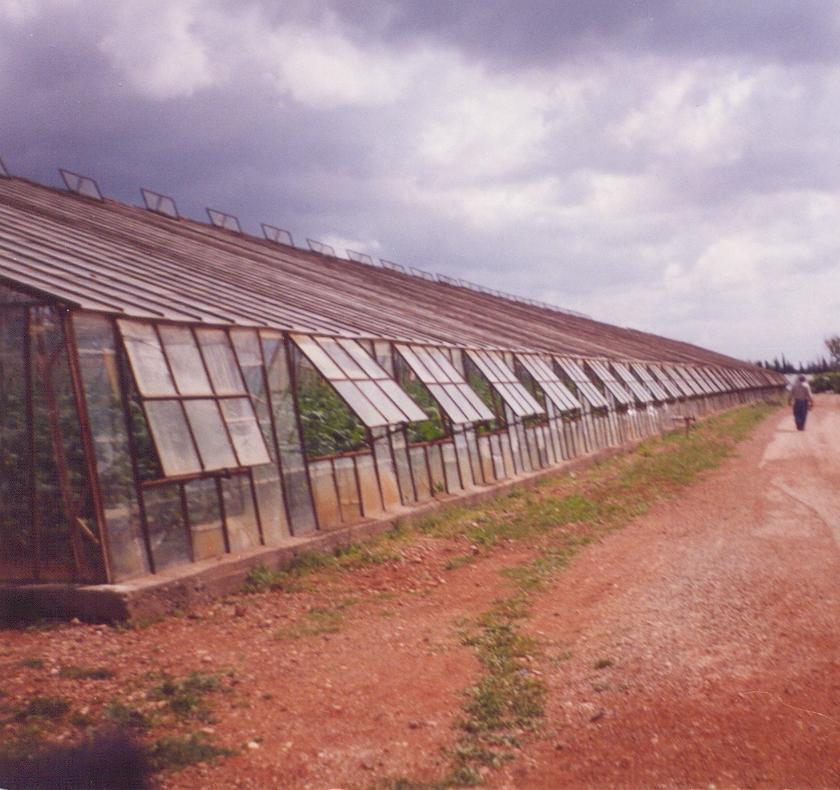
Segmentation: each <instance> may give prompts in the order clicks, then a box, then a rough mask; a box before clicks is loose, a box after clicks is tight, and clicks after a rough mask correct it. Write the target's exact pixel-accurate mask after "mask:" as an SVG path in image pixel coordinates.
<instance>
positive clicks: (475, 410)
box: [396, 345, 493, 425]
mask: <svg viewBox="0 0 840 790" xmlns="http://www.w3.org/2000/svg"><path fill="white" fill-rule="evenodd" d="M396 349H397V351H398V352H399V353H400V355H401V356H402V358H403V359H404V360H405V361H406V364H407V365H408V366H409V367H410V368H411V370H412V371H413V372H414V374H415V375H416V376H417V378H419V379H420V381H421V382H422V383H423V384H425V385H426V387H427V388H428V390H429V392H430V393H431V394H432V397H433V398H434V399H435V400H436V401H437V403H438V404H439V405H440V407H441V409H443V411H444V413H445V414H446V416H447V417H448V418H449V420H450V421H451V422H452V423H453V424H455V425H467V424H469V423H473V422H483V421H484V420H492V419H493V412H491V411H490V409H488V408H487V406H486V405H485V404H484V401H482V400H481V398H479V397H478V395H476V394H475V392H473V390H472V389H471V388H470V386H469V385H468V384H467V382H466V381H465V380H464V377H463V376H462V375H461V374H460V373H459V372H458V371H457V370H456V369H455V367H454V365H453V364H452V363H451V362H450V361H449V359H448V358H447V356H446V354H444V353H443V351H441V350H440V349H438V348H428V347H424V346H407V345H397V346H396Z"/></svg>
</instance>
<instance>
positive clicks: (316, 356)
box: [291, 335, 346, 381]
mask: <svg viewBox="0 0 840 790" xmlns="http://www.w3.org/2000/svg"><path fill="white" fill-rule="evenodd" d="M291 337H292V340H294V342H295V345H297V347H298V348H299V349H300V350H301V351H302V352H303V353H304V354H305V355H306V358H307V359H308V360H309V361H310V362H311V363H312V364H313V365H314V366H315V368H316V369H317V370H318V372H319V373H320V374H321V375H322V376H325V377H326V378H327V379H329V380H330V381H333V380H335V379H343V378H346V376H345V375H344V371H342V370H341V368H340V367H338V365H336V364H335V362H333V361H332V360H331V359H330V358H329V357H328V356H327V354H326V352H325V351H324V349H322V348H321V347H320V346H319V345H318V344H317V343H316V342H315V341H314V340H313V339H312V338H311V337H308V336H307V335H292V336H291Z"/></svg>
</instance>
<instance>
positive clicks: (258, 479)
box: [252, 464, 308, 546]
mask: <svg viewBox="0 0 840 790" xmlns="http://www.w3.org/2000/svg"><path fill="white" fill-rule="evenodd" d="M252 474H253V475H254V488H255V489H256V491H257V505H259V508H260V523H261V524H262V531H263V538H264V539H265V544H266V545H267V546H275V545H277V544H278V543H281V542H282V541H283V540H284V539H285V538H287V537H288V536H289V524H288V522H287V520H286V509H285V507H284V506H283V484H282V482H281V480H280V473H279V472H278V471H277V466H276V465H275V464H262V466H255V467H254V468H253V470H252ZM305 484H306V481H304V485H305ZM307 495H308V491H307Z"/></svg>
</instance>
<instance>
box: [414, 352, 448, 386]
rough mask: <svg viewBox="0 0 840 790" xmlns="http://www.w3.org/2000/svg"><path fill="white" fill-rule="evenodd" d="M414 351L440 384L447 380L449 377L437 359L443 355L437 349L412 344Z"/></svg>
mask: <svg viewBox="0 0 840 790" xmlns="http://www.w3.org/2000/svg"><path fill="white" fill-rule="evenodd" d="M414 352H415V353H416V354H417V357H418V359H419V360H420V361H421V362H422V363H423V364H424V365H425V366H426V369H427V370H428V371H429V373H431V374H432V377H433V378H434V380H435V381H437V382H438V383H440V384H443V383H444V382H446V381H449V377H448V376H447V375H446V373H444V371H443V368H441V366H440V365H439V364H438V359H440V358H441V357H442V356H443V355H442V354H441V353H440V351H438V350H437V349H429V348H423V347H422V346H414Z"/></svg>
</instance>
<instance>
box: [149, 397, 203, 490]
mask: <svg viewBox="0 0 840 790" xmlns="http://www.w3.org/2000/svg"><path fill="white" fill-rule="evenodd" d="M146 413H147V414H148V417H149V428H150V429H151V432H152V437H153V438H154V440H155V447H157V451H158V455H159V456H160V462H161V464H162V466H163V473H164V474H165V475H166V476H167V477H171V476H173V475H185V474H190V473H192V472H200V471H201V463H200V462H199V460H198V454H197V453H196V451H195V448H194V447H193V443H192V438H191V437H190V432H189V429H188V428H187V421H186V420H185V419H184V412H183V411H182V409H181V404H180V403H179V402H178V401H176V400H158V401H146Z"/></svg>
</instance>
